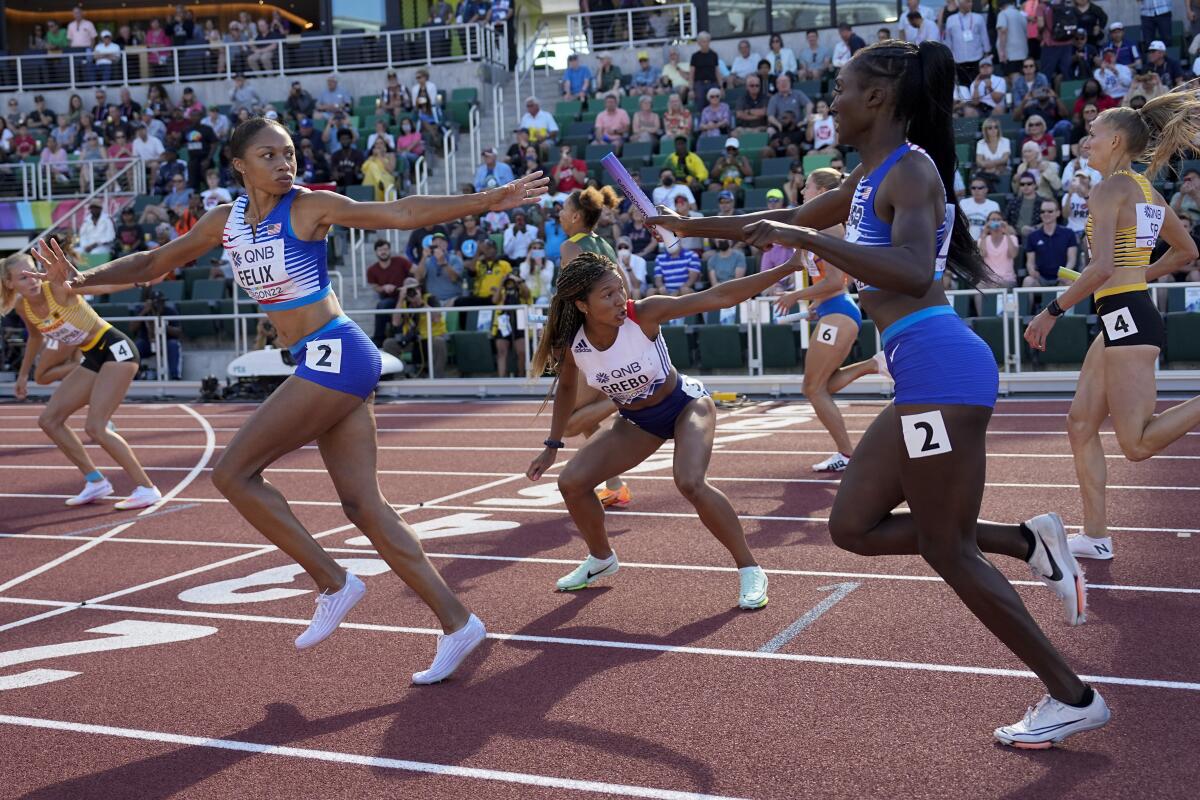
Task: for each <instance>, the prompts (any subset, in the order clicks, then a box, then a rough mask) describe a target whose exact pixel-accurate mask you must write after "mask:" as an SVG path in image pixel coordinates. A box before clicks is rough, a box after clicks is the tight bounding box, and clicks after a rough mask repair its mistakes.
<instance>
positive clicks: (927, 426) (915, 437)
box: [900, 411, 953, 458]
mask: <svg viewBox="0 0 1200 800" xmlns="http://www.w3.org/2000/svg"><path fill="white" fill-rule="evenodd" d="M900 428H901V430H902V432H903V433H904V447H905V448H906V449H907V450H908V457H909V458H925V457H926V456H940V455H941V454H942V453H949V452H950V451H951V450H952V449H953V448H952V447H951V446H950V433H949V432H948V431H947V430H946V423H945V421H944V420H943V419H942V412H940V411H926V412H925V413H924V414H908V415H906V416H902V417H900Z"/></svg>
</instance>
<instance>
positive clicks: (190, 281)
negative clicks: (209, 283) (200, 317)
mask: <svg viewBox="0 0 1200 800" xmlns="http://www.w3.org/2000/svg"><path fill="white" fill-rule="evenodd" d="M212 252H213V251H210V252H209V255H210V256H211V255H212ZM206 260H207V258H206V257H204V256H201V257H200V258H199V259H198V260H197V263H203V262H204V261H206ZM211 273H212V270H211V269H210V268H209V267H187V268H186V269H184V270H183V280H182V281H181V282H182V283H183V285H184V294H185V295H186V296H188V297H191V296H192V286H193V285H194V284H195V283H196V281H198V280H204V279H207V278H208V276H209V275H210V274H211Z"/></svg>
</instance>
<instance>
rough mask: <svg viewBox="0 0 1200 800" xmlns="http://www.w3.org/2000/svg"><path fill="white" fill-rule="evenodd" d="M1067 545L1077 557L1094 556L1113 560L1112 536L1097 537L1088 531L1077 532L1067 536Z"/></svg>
mask: <svg viewBox="0 0 1200 800" xmlns="http://www.w3.org/2000/svg"><path fill="white" fill-rule="evenodd" d="M1067 546H1068V547H1070V548H1071V553H1072V555H1074V556H1075V557H1076V558H1094V559H1096V560H1098V561H1112V557H1113V555H1115V554H1114V553H1113V543H1112V537H1111V536H1104V537H1101V538H1096V537H1094V536H1088V535H1087V534H1086V533H1077V534H1075V535H1074V536H1068V537H1067Z"/></svg>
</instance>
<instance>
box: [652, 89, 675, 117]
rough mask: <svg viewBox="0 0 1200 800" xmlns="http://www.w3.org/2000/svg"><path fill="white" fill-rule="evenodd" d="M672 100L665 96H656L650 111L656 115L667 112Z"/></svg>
mask: <svg viewBox="0 0 1200 800" xmlns="http://www.w3.org/2000/svg"><path fill="white" fill-rule="evenodd" d="M670 99H671V98H670V97H669V96H668V95H665V94H656V95H654V100H653V102H651V104H650V110H651V111H653V112H654V113H655V114H661V113H663V112H664V111H666V110H667V102H668V101H670Z"/></svg>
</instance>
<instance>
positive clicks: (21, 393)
mask: <svg viewBox="0 0 1200 800" xmlns="http://www.w3.org/2000/svg"><path fill="white" fill-rule="evenodd" d="M28 395H29V376H27V375H22V376H21V377H19V378H17V383H16V385H15V386H13V397H15V398H17V399H18V400H24V399H25V398H26V397H27V396H28Z"/></svg>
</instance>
